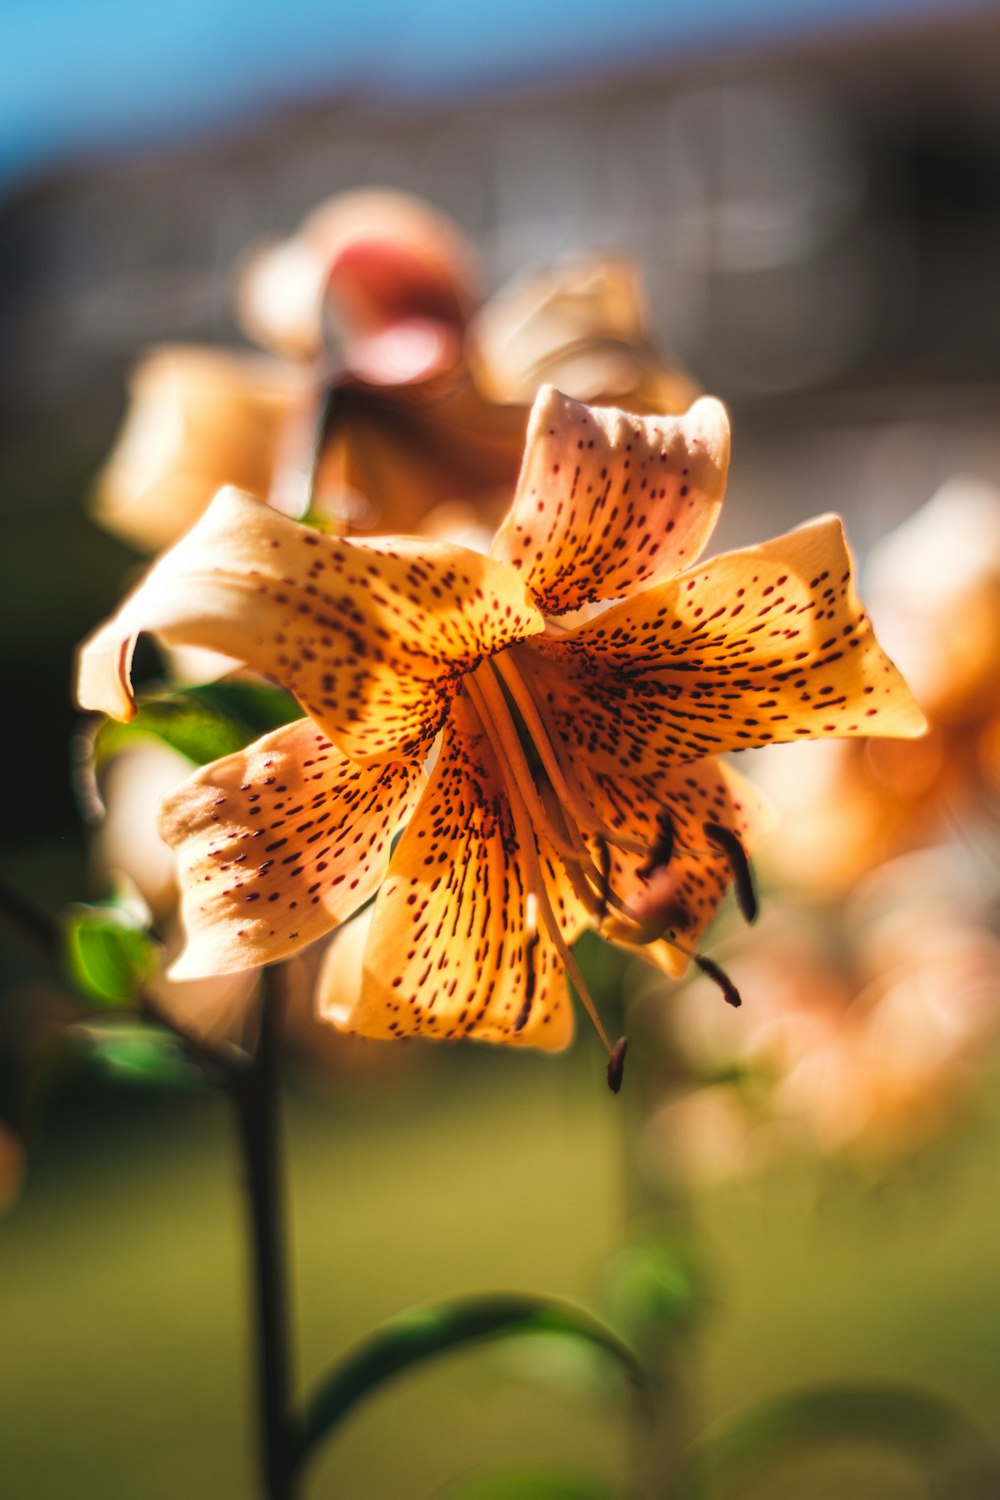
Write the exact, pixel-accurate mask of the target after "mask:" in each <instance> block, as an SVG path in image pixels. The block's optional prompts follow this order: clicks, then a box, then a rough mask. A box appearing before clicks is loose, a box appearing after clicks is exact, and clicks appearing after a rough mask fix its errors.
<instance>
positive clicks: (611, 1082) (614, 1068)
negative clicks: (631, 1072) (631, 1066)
mask: <svg viewBox="0 0 1000 1500" xmlns="http://www.w3.org/2000/svg"><path fill="white" fill-rule="evenodd" d="M627 1051H628V1037H627V1036H620V1037H619V1038H618V1040H617V1042H615V1045H614V1050H613V1051H612V1053H611V1056H610V1057H609V1058H608V1088H609V1089H610V1090H611V1092H612V1093H613V1094H617V1092H618V1090H619V1089H620V1088H621V1086H622V1079H623V1078H624V1076H625V1054H626V1052H627Z"/></svg>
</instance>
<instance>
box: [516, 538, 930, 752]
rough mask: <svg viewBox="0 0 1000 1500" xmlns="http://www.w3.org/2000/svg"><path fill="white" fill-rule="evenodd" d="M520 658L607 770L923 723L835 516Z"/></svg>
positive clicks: (714, 564)
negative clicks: (883, 643)
mask: <svg viewBox="0 0 1000 1500" xmlns="http://www.w3.org/2000/svg"><path fill="white" fill-rule="evenodd" d="M523 656H524V658H526V659H527V660H528V661H529V662H531V663H532V664H534V670H535V676H536V688H537V690H538V691H540V692H541V694H542V695H543V697H544V698H545V700H546V702H547V705H548V711H549V715H550V718H551V721H552V723H553V725H554V728H555V731H556V733H557V734H558V735H559V736H560V738H561V739H562V740H563V742H564V743H565V744H566V745H567V746H569V747H570V748H571V749H573V748H574V747H575V749H576V751H577V752H579V753H580V754H581V756H584V757H585V758H586V760H587V762H588V763H589V764H590V765H592V766H593V767H595V768H596V769H599V770H602V771H611V772H620V771H622V770H627V771H630V772H634V773H640V774H641V773H643V772H649V771H653V770H655V769H657V768H665V767H670V766H672V765H676V764H678V763H683V762H687V761H693V760H698V759H700V758H701V757H702V756H704V755H709V754H714V753H716V752H720V751H724V750H739V749H745V748H749V747H751V746H755V745H764V744H768V743H771V742H775V741H780V740H794V739H797V738H800V737H801V738H819V737H821V736H824V735H840V736H849V735H895V736H901V737H907V738H908V737H911V736H914V735H919V734H921V733H923V731H924V728H925V720H924V716H923V714H922V713H921V711H920V709H919V708H918V707H917V705H916V704H915V702H914V700H913V698H912V696H911V694H910V691H909V689H908V688H907V686H906V684H905V682H904V681H903V679H902V677H901V676H900V674H899V673H898V672H897V670H896V668H895V667H894V666H893V664H892V663H891V662H890V661H889V659H888V657H887V656H886V655H885V653H884V652H883V651H882V649H881V647H880V646H879V644H878V642H877V641H876V639H875V636H874V634H873V632H872V628H871V625H870V623H869V621H868V619H867V617H866V616H865V614H864V612H863V611H862V608H861V605H860V604H859V602H858V598H857V595H856V593H855V590H854V583H853V578H852V566H851V558H850V555H849V553H848V550H847V543H846V539H845V537H844V532H843V527H842V525H841V522H840V520H839V519H838V518H837V517H835V516H832V517H826V518H824V519H821V520H818V521H814V522H812V523H811V524H809V525H808V526H804V527H802V528H801V529H800V530H798V531H792V532H789V533H788V534H787V535H786V536H782V537H777V538H776V539H775V540H774V541H771V542H767V543H765V544H764V545H763V546H760V547H752V548H748V549H747V550H746V551H743V552H731V553H728V554H726V555H724V556H722V557H717V558H713V559H712V561H710V562H708V563H706V564H704V565H703V566H701V567H699V568H696V569H690V570H688V571H686V572H684V573H683V574H680V575H679V576H678V577H676V578H674V579H672V580H671V581H670V582H668V583H664V584H660V585H658V586H656V587H654V588H650V589H647V590H645V591H644V592H643V593H641V594H639V595H637V596H636V597H635V598H633V599H629V600H625V601H624V602H623V603H621V604H619V605H616V606H615V607H613V608H612V609H610V610H607V611H606V612H605V613H604V614H602V615H600V616H598V617H597V618H595V619H593V620H591V621H590V622H588V623H587V624H585V625H582V626H580V627H578V628H577V629H575V630H573V631H570V632H567V633H566V634H565V635H562V636H560V637H557V638H550V637H546V638H545V639H544V640H543V641H539V642H535V643H532V645H531V646H529V647H527V648H526V649H525V651H524V652H523Z"/></svg>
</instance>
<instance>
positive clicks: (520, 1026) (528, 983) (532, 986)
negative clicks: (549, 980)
mask: <svg viewBox="0 0 1000 1500" xmlns="http://www.w3.org/2000/svg"><path fill="white" fill-rule="evenodd" d="M537 947H538V933H537V932H532V933H530V934H529V935H528V937H527V939H526V940H525V945H524V967H525V980H524V1004H523V1005H522V1006H521V1009H520V1010H519V1011H518V1013H517V1018H516V1020H515V1021H514V1032H515V1034H516V1033H517V1032H519V1031H523V1030H524V1028H525V1027H526V1026H527V1024H528V1017H529V1016H530V1015H531V1007H532V1006H533V1005H534V1003H535V990H536V988H537V987H538V972H537V970H536V968H535V949H536V948H537Z"/></svg>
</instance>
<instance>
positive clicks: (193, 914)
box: [160, 719, 423, 979]
mask: <svg viewBox="0 0 1000 1500" xmlns="http://www.w3.org/2000/svg"><path fill="white" fill-rule="evenodd" d="M422 782H423V770H422V767H421V766H420V764H419V763H418V762H413V761H390V762H388V763H385V764H382V765H378V766H372V767H367V766H358V765H356V764H355V763H354V762H353V761H349V760H348V759H347V757H346V756H344V755H343V754H341V752H340V751H339V750H337V749H336V747H335V746H333V745H332V744H331V743H330V741H329V740H328V739H327V738H326V736H325V735H323V734H322V733H321V732H320V731H319V730H318V729H317V727H316V725H315V724H314V723H313V722H312V721H311V720H310V719H301V720H299V721H297V722H296V723H294V724H287V725H285V726H284V727H283V728H281V729H278V730H275V732H274V733H273V734H269V735H265V736H264V738H263V739H260V740H257V742H256V743H255V744H253V745H250V746H248V747H247V749H246V750H241V751H240V752H239V753H238V754H236V755H229V756H226V757H225V759H223V760H217V761H215V762H213V764H211V765H208V766H204V767H202V769H201V770H199V771H197V772H196V773H195V775H194V776H192V777H191V778H190V779H189V780H188V781H186V782H185V783H184V785H183V786H181V787H180V788H179V789H178V790H177V791H176V792H174V793H173V795H172V796H170V797H168V798H167V799H166V801H165V802H164V804H163V811H162V814H161V820H160V827H161V831H162V833H163V837H164V838H165V839H166V840H167V842H168V843H169V844H171V845H173V847H174V848H175V849H176V851H177V861H178V878H179V881H180V886H181V899H182V905H181V915H182V920H183V924H184V927H185V930H186V933H187V947H186V949H185V951H184V953H183V954H182V955H181V957H180V958H179V959H178V961H177V962H176V963H175V964H174V966H173V968H172V969H171V971H170V977H171V978H172V979H190V978H198V977H200V976H203V975H206V974H226V973H232V972H235V971H238V970H241V969H250V968H254V967H256V966H258V965H260V964H265V963H274V962H276V961H278V960H280V959H283V958H286V957H288V956H289V955H290V954H292V953H296V952H298V951H299V949H300V948H304V947H305V946H306V944H307V943H311V942H313V941H314V940H315V939H316V938H318V937H322V935H323V934H324V933H326V932H329V931H330V929H331V927H333V926H334V925H335V924H336V923H337V922H341V921H343V920H344V919H345V918H346V917H349V916H350V915H351V913H352V912H354V911H356V910H357V908H358V907H359V906H361V905H363V903H364V902H365V901H367V900H368V898H369V897H370V896H371V894H372V892H373V891H374V890H375V888H376V887H377V885H378V883H379V881H380V880H381V879H382V876H383V874H384V873H385V868H386V865H387V863H388V859H389V846H390V843H391V840H392V838H393V836H394V835H395V833H396V832H397V830H398V828H399V827H400V825H401V824H402V823H403V822H404V821H405V820H406V818H407V817H408V816H409V814H410V812H411V810H412V808H413V807H414V805H415V803H416V801H417V798H418V796H419V791H420V786H421V785H422Z"/></svg>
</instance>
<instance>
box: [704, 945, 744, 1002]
mask: <svg viewBox="0 0 1000 1500" xmlns="http://www.w3.org/2000/svg"><path fill="white" fill-rule="evenodd" d="M694 961H695V963H696V964H697V965H698V967H699V969H700V970H701V972H702V973H703V974H705V975H707V977H708V978H709V979H712V980H714V981H715V983H716V984H717V985H718V986H719V989H720V990H721V991H722V994H723V997H724V999H725V1002H726V1004H727V1005H736V1006H740V1005H742V1004H743V1000H742V997H741V996H740V992H739V990H738V989H737V988H736V986H735V984H734V983H733V981H732V980H731V979H730V977H729V975H728V974H727V973H726V971H725V969H722V968H720V967H719V965H718V964H717V963H714V962H713V961H712V959H710V958H703V957H702V956H701V954H700V953H696V954H695V955H694Z"/></svg>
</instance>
